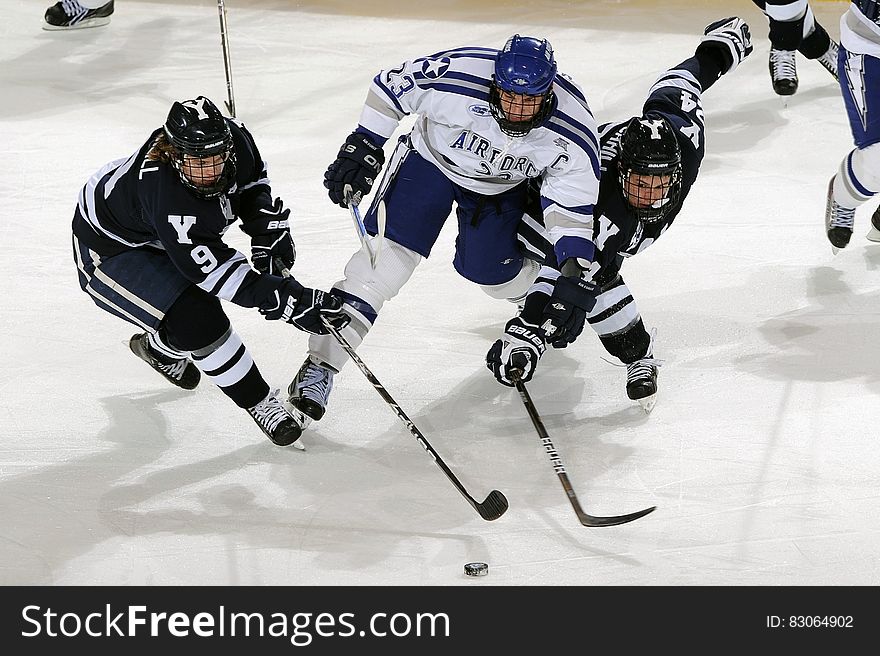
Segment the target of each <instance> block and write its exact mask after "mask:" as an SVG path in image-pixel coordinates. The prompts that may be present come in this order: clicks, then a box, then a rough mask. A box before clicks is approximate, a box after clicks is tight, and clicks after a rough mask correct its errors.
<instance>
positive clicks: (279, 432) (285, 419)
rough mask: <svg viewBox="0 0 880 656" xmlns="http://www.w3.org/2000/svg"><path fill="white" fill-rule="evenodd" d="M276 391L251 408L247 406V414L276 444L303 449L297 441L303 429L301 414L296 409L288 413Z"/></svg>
mask: <svg viewBox="0 0 880 656" xmlns="http://www.w3.org/2000/svg"><path fill="white" fill-rule="evenodd" d="M277 393H278V390H275V391H274V392H270V393H269V396H267V397H266V398H265V399H263V400H262V401H260V402H259V403H258V404H257V405H255V406H254V407H253V408H248V414H249V415H250V416H251V418H252V419H253V420H254V421H255V422H256V424H257V426H259V427H260V430H262V431H263V432H264V433H265V434H266V437H268V438H269V439H270V440H272V442H274V443H275V444H277V445H278V446H290V445H293V446H294V447H295V448H297V449H300V450H302V451H304V450H305V447H304V446H303V445H302V444H301V443H299V442H297V440H299V437H300V435H302V431H303V426H302V416H301V414H300V413H299V412H297V411H296V410H294V412H295V413H296V414H295V415H292V414H290V413H289V412H288V411H287V409H286V408H285V407H284V406H283V405H282V404H281V401H279V400H278V399H277V397H276V396H275V395H276V394H277Z"/></svg>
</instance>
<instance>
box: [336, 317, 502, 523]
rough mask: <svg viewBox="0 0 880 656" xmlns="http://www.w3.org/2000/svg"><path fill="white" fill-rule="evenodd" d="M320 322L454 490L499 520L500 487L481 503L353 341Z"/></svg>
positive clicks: (482, 513) (489, 518)
mask: <svg viewBox="0 0 880 656" xmlns="http://www.w3.org/2000/svg"><path fill="white" fill-rule="evenodd" d="M321 321H322V323H323V324H324V327H325V328H326V329H327V331H328V332H329V333H330V334H331V335H333V338H334V339H335V340H336V341H337V342H338V343H339V345H340V346H341V347H342V349H343V350H344V351H345V352H346V353H348V357H349V358H351V360H352V362H354V363H355V365H357V368H358V369H360V370H361V373H362V374H363V375H364V377H365V378H366V379H367V380H368V381H369V383H370V384H371V385H372V386H373V388H374V389H375V390H376V392H378V393H379V396H381V397H382V400H383V401H385V403H386V404H387V405H388V407H390V408H391V409H392V410H393V411H394V414H396V415H397V418H398V419H400V421H402V422H403V423H404V425H405V426H406V427H407V429H408V430H409V432H410V434H411V435H412V436H413V437H414V438H416V442H418V443H419V445H420V446H421V447H422V448H423V449H424V450H425V452H426V453H427V454H428V455H429V456H431V460H433V461H434V464H435V465H437V466H438V467H439V468H440V469H441V471H442V472H443V473H444V474H446V478H448V479H449V481H450V482H451V483H452V484H453V485H454V486H455V489H456V490H458V491H459V493H460V494H461V496H463V497H464V498H465V499H467V502H468V503H469V504H471V506H473V508H474V510H476V511H477V512H478V513H479V514H480V517H482V518H483V519H485V520H486V521H490V522H491V521H492V520H495V519H498V518H499V517H501V515H503V514H504V513H505V512H507V508H508V506H509V504H508V503H507V497H505V496H504V495H503V494H502V493H501V492H499V491H498V490H492V491H491V492H490V493H489V496H487V497H486V498H485V499H484V500H483V502H482V503H480V502H478V501H477V500H476V499H474V497H473V496H472V495H471V494H470V492H468V491H467V489H466V488H465V486H464V485H463V484H462V482H461V481H460V480H458V477H457V476H456V475H455V474H454V473H453V472H452V470H451V469H450V468H449V466H448V465H447V464H446V463H445V462H444V461H443V458H441V457H440V454H439V453H437V452H436V451H435V450H434V447H432V446H431V443H430V442H428V438H427V437H425V436H424V435H423V434H422V431H420V430H419V429H418V427H417V426H416V425H415V424H414V423H413V421H412V420H411V419H410V418H409V417H408V416H407V415H406V413H405V412H404V411H403V409H402V408H401V407H400V406H399V405H398V404H397V401H395V400H394V398H393V397H392V396H391V394H390V393H389V392H388V390H387V389H385V386H384V385H383V384H382V383H380V382H379V379H378V378H376V375H375V374H374V373H373V372H372V371H370V368H369V367H367V365H366V364H365V363H364V361H363V360H361V358H360V356H359V355H358V354H357V353H356V352H355V350H354V348H353V347H352V346H351V344H349V343H348V340H346V339H345V337H343V336H342V333H341V332H339V330H337V328H336V327H335V326H334V325H333V324H332V323H330V321H328V320H327V318H326V317H321Z"/></svg>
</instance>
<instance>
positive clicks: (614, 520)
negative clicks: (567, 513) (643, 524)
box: [575, 506, 657, 528]
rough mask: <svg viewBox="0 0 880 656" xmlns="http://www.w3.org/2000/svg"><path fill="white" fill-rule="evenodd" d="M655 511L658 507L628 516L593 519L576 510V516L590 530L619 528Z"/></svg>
mask: <svg viewBox="0 0 880 656" xmlns="http://www.w3.org/2000/svg"><path fill="white" fill-rule="evenodd" d="M655 510H657V506H651V507H650V508H645V509H644V510H639V511H638V512H634V513H630V514H628V515H617V516H616V517H593V516H592V515H588V514H587V513H585V512H584V511H583V510H580V511H579V510H578V509H577V508H575V514H576V515H577V518H578V520H580V522H581V524H582V525H584V526H587V527H589V528H597V527H600V526H618V525H620V524H627V523H629V522H633V521H635V520H637V519H641V518H642V517H644V516H645V515H650V514H651V513H652V512H654V511H655Z"/></svg>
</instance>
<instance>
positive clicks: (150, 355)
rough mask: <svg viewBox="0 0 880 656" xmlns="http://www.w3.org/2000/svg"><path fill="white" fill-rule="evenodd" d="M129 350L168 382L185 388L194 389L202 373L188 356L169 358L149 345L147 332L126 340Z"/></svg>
mask: <svg viewBox="0 0 880 656" xmlns="http://www.w3.org/2000/svg"><path fill="white" fill-rule="evenodd" d="M128 347H129V348H130V349H131V352H132V353H134V354H135V355H136V356H138V357H139V358H140V359H141V360H143V361H144V362H146V363H147V364H148V365H150V366H151V367H152V368H153V369H155V370H156V371H158V372H159V373H160V374H162V376H163V377H164V378H165V380H167V381H168V382H170V383H172V384H174V385H177V386H178V387H182V388H183V389H185V390H192V389H195V388H196V386H197V385H198V384H199V380H200V379H201V377H202V375H201V373H199V370H198V369H197V368H196V366H195V365H194V364H193V363H192V362H191V361H190V360H189V358H179V359H176V358H171V357H169V356H167V355H165V354H164V353H159V352H158V351H156V350H155V349H154V348H153V347H151V346H150V342H149V339H148V336H147V333H138V334H137V335H133V336H132V338H131V339H130V340H128Z"/></svg>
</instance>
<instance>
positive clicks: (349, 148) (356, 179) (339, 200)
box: [324, 132, 385, 207]
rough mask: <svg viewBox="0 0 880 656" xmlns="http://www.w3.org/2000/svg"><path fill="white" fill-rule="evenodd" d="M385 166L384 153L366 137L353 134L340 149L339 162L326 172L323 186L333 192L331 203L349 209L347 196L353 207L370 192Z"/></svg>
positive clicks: (337, 159)
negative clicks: (349, 197)
mask: <svg viewBox="0 0 880 656" xmlns="http://www.w3.org/2000/svg"><path fill="white" fill-rule="evenodd" d="M384 163H385V153H384V152H383V151H382V147H381V146H377V145H376V144H374V143H373V142H372V140H371V139H370V138H369V137H368V136H367V135H365V134H361V133H360V132H352V133H351V134H350V135H348V137H347V138H346V140H345V143H344V144H342V148H340V149H339V154H338V155H337V156H336V160H335V161H334V162H333V163H332V164H331V165H330V166H329V167H327V171H326V173H324V186H325V187H326V188H327V189H328V190H329V192H330V194H329V195H330V200H332V201H333V202H334V203H336V204H337V205H339V206H341V207H348V203H347V202H346V201H345V197H346V195H350V196H351V203H352V205H357V204H358V203H360V202H361V199H362V198H363V197H364V196H366V195H367V194H369V193H370V189H372V188H373V183H374V182H375V181H376V176H378V175H379V171H381V170H382V165H383V164H384Z"/></svg>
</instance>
